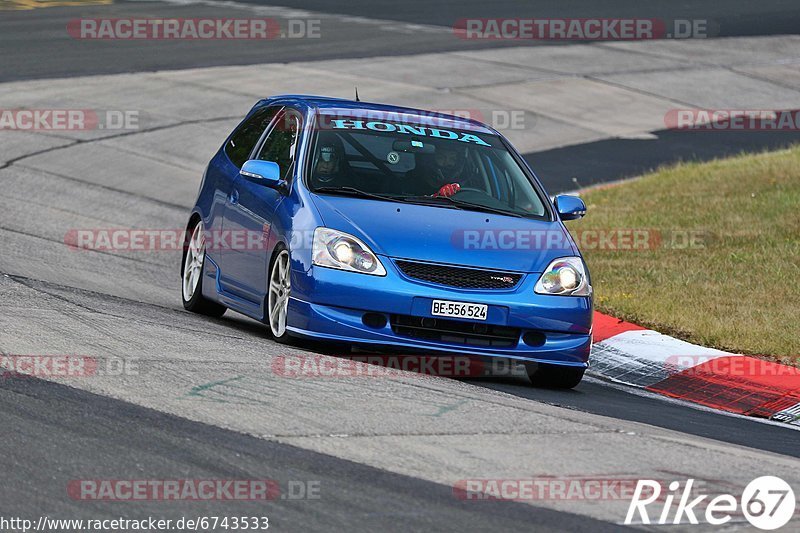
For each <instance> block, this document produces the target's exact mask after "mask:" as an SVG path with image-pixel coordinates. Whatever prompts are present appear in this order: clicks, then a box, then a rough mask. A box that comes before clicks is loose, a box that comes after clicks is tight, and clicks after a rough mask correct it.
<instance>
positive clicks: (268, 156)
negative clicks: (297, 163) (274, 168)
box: [256, 111, 302, 181]
mask: <svg viewBox="0 0 800 533" xmlns="http://www.w3.org/2000/svg"><path fill="white" fill-rule="evenodd" d="M301 122H302V119H301V118H300V115H299V114H297V113H296V112H292V111H287V112H285V113H281V115H280V116H278V120H277V121H275V126H274V127H273V128H272V131H271V132H269V135H268V136H267V138H266V139H264V144H263V145H262V146H261V150H260V151H259V153H258V156H257V157H256V159H261V160H263V161H274V162H275V163H278V166H279V167H280V169H281V178H283V179H284V180H287V181H288V180H289V178H290V177H291V171H292V165H293V164H294V157H295V151H296V150H297V140H298V139H299V137H300V130H301Z"/></svg>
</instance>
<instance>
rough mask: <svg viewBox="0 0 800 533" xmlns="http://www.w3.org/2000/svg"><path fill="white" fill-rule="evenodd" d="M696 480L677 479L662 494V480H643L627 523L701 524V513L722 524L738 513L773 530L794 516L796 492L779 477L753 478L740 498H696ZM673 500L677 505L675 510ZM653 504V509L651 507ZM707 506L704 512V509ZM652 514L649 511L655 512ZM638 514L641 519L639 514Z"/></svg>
mask: <svg viewBox="0 0 800 533" xmlns="http://www.w3.org/2000/svg"><path fill="white" fill-rule="evenodd" d="M693 485H694V479H689V480H687V481H686V483H685V484H684V485H683V487H681V483H680V482H678V481H673V482H671V483H670V484H669V486H668V490H669V492H667V493H666V494H662V491H663V489H662V486H661V483H659V482H658V481H654V480H649V479H642V480H639V482H638V483H637V485H636V489H635V490H634V493H633V498H632V499H631V504H630V506H629V507H628V514H627V515H626V517H625V524H626V525H630V524H633V523H641V524H651V523H654V524H659V525H665V524H683V523H686V522H688V523H690V524H699V523H700V521H699V520H698V515H701V517H702V518H704V519H705V523H707V524H710V525H714V526H721V525H723V524H727V523H728V522H730V521H731V520H732V519H733V517H734V516H741V515H744V517H745V518H746V519H747V521H748V522H750V524H751V525H753V526H754V527H756V528H758V529H763V530H767V531H772V530H775V529H778V528H780V527H783V526H785V525H786V524H787V523H788V522H789V520H791V519H792V516H794V509H795V504H796V501H795V495H794V491H793V490H792V487H791V486H790V485H789V484H788V483H786V482H785V481H784V480H782V479H781V478H779V477H775V476H762V477H759V478H756V479H754V480H753V481H751V482H750V483H749V484H748V485H747V487H745V489H744V491H743V492H742V495H741V498H739V499H737V498H736V497H735V496H733V495H732V494H719V495H717V496H714V497H713V498H711V499H709V495H708V494H701V495H700V496H697V497H696V498H693V499H692V497H693V496H695V494H693V493H692V488H693ZM673 503H675V504H676V505H675V508H674V511H673ZM648 506H650V508H648ZM703 507H704V508H705V509H704V510H705V512H704V513H703V514H701V511H700V509H701V508H703ZM654 511H655V514H654V515H653V516H651V515H650V514H649V513H651V512H654ZM637 514H638V518H637V517H636V515H637Z"/></svg>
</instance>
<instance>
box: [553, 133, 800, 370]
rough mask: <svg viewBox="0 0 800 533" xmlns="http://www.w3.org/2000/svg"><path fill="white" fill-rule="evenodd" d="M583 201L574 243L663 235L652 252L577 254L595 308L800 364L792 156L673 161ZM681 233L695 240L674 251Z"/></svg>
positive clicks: (798, 230)
mask: <svg viewBox="0 0 800 533" xmlns="http://www.w3.org/2000/svg"><path fill="white" fill-rule="evenodd" d="M582 197H583V199H584V201H585V202H586V204H587V206H588V210H587V216H586V217H585V218H584V219H583V220H580V221H576V222H568V223H567V227H568V228H569V229H570V231H572V233H573V235H576V236H578V237H579V238H585V236H586V235H588V234H587V233H584V232H585V230H601V231H604V230H608V229H619V228H621V229H647V230H658V231H660V233H661V235H662V242H661V243H660V245H659V246H655V247H652V249H645V250H641V249H640V250H608V249H600V248H601V247H598V246H594V247H593V246H591V245H590V246H584V247H583V252H584V256H585V257H586V261H587V263H588V265H589V269H590V270H591V274H592V284H593V285H594V289H595V296H596V298H595V305H596V308H597V310H599V311H601V312H604V313H608V314H611V315H613V316H616V317H618V318H622V319H625V320H629V321H632V322H635V323H638V324H641V325H643V326H647V327H650V328H652V329H656V330H658V331H661V332H662V333H667V334H671V335H674V336H676V337H679V338H682V339H684V340H688V341H690V342H694V343H697V344H702V345H705V346H711V347H716V348H720V349H724V350H727V351H732V352H736V353H746V354H754V355H764V356H770V357H775V358H781V359H784V360H787V361H793V362H794V363H795V364H797V363H798V362H799V361H800V147H795V148H792V149H789V150H782V151H778V152H770V153H763V154H756V155H741V156H738V157H734V158H730V159H724V160H716V161H711V162H708V163H685V164H680V165H677V166H675V167H670V168H665V169H661V170H658V171H656V172H654V173H652V174H648V175H646V176H643V177H641V178H638V179H636V180H632V181H630V182H626V183H622V184H619V185H615V186H610V187H607V188H600V189H594V190H589V191H587V192H586V193H585V194H583V195H582ZM683 232H686V233H687V234H694V235H699V236H701V237H702V243H700V244H697V245H695V246H689V247H684V246H682V245H681V244H680V243H681V242H682V241H681V239H680V237H682V236H683V235H684V234H685V233H683ZM672 236H675V238H676V241H675V242H676V245H674V246H673V245H672V243H671V242H670V241H671V237H672ZM651 242H652V241H651Z"/></svg>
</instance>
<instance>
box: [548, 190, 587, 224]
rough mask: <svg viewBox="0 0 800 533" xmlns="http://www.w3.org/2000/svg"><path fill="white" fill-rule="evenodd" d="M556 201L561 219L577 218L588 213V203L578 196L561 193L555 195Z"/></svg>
mask: <svg viewBox="0 0 800 533" xmlns="http://www.w3.org/2000/svg"><path fill="white" fill-rule="evenodd" d="M554 203H555V204H556V211H558V216H559V217H561V220H576V219H579V218H581V217H583V215H585V214H586V204H584V203H583V200H581V199H580V198H578V197H577V196H569V195H567V194H560V195H558V196H556V197H555V200H554Z"/></svg>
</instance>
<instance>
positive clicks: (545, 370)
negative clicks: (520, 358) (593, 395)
mask: <svg viewBox="0 0 800 533" xmlns="http://www.w3.org/2000/svg"><path fill="white" fill-rule="evenodd" d="M525 369H526V370H527V371H528V378H530V380H531V384H532V385H533V386H534V387H541V388H547V389H572V388H575V387H577V386H578V383H580V382H581V380H582V379H583V373H584V372H586V369H585V368H576V367H574V366H562V365H548V364H544V363H538V364H537V363H531V364H527V365H525Z"/></svg>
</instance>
